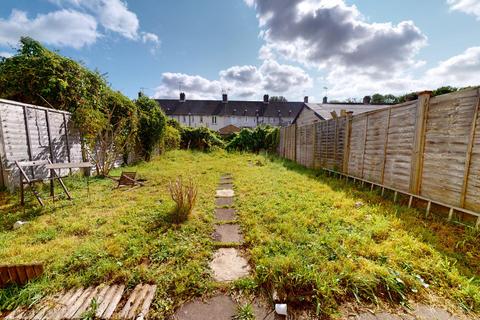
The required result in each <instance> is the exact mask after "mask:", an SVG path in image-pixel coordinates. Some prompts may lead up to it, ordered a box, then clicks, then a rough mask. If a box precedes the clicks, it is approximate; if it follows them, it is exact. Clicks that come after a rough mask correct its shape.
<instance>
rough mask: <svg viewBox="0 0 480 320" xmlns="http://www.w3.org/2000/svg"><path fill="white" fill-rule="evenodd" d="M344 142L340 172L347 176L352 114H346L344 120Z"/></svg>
mask: <svg viewBox="0 0 480 320" xmlns="http://www.w3.org/2000/svg"><path fill="white" fill-rule="evenodd" d="M345 122H346V123H345V141H344V146H343V170H342V172H344V173H346V174H348V163H349V157H350V136H351V133H352V114H351V113H347V117H346V118H345Z"/></svg>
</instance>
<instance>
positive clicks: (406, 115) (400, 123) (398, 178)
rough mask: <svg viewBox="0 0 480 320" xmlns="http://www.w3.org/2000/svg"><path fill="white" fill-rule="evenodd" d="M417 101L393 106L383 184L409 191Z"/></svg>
mask: <svg viewBox="0 0 480 320" xmlns="http://www.w3.org/2000/svg"><path fill="white" fill-rule="evenodd" d="M416 110H417V103H416V102H413V103H410V104H405V105H402V106H401V107H393V108H392V110H391V114H390V125H389V129H388V144H387V148H386V159H385V169H384V170H385V171H384V177H383V184H384V185H386V186H391V187H392V188H395V189H398V190H402V191H405V192H408V191H409V187H410V172H411V165H412V164H411V160H412V152H413V140H414V136H415V135H414V132H415V116H416Z"/></svg>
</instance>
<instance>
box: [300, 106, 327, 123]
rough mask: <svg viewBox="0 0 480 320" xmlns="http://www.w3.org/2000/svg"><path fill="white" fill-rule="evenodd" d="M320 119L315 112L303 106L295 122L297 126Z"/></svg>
mask: <svg viewBox="0 0 480 320" xmlns="http://www.w3.org/2000/svg"><path fill="white" fill-rule="evenodd" d="M319 121H321V119H319V118H318V117H317V116H316V115H315V112H313V111H312V110H310V109H308V108H303V109H302V111H300V114H299V115H298V117H297V121H296V124H297V126H299V127H302V126H305V125H307V124H313V123H315V122H319Z"/></svg>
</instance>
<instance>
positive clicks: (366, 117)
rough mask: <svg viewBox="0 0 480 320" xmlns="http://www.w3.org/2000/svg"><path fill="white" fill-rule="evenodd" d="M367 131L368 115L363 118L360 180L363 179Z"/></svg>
mask: <svg viewBox="0 0 480 320" xmlns="http://www.w3.org/2000/svg"><path fill="white" fill-rule="evenodd" d="M367 131H368V115H366V116H365V135H364V139H363V154H362V171H361V175H360V178H362V179H363V178H364V176H363V169H364V167H365V151H366V149H367Z"/></svg>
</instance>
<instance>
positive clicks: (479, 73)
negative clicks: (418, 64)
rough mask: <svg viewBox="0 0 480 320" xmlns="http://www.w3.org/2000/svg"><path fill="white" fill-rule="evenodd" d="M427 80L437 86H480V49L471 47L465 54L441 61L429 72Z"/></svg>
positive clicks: (426, 76)
mask: <svg viewBox="0 0 480 320" xmlns="http://www.w3.org/2000/svg"><path fill="white" fill-rule="evenodd" d="M425 79H426V80H429V81H432V82H434V83H435V84H436V85H437V86H445V85H452V86H459V87H465V86H472V85H480V47H471V48H468V49H467V50H465V51H464V52H463V53H461V54H459V55H456V56H453V57H451V58H449V59H447V60H445V61H441V62H440V63H439V64H438V66H436V67H435V68H432V69H430V70H428V71H427V73H426V75H425Z"/></svg>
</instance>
